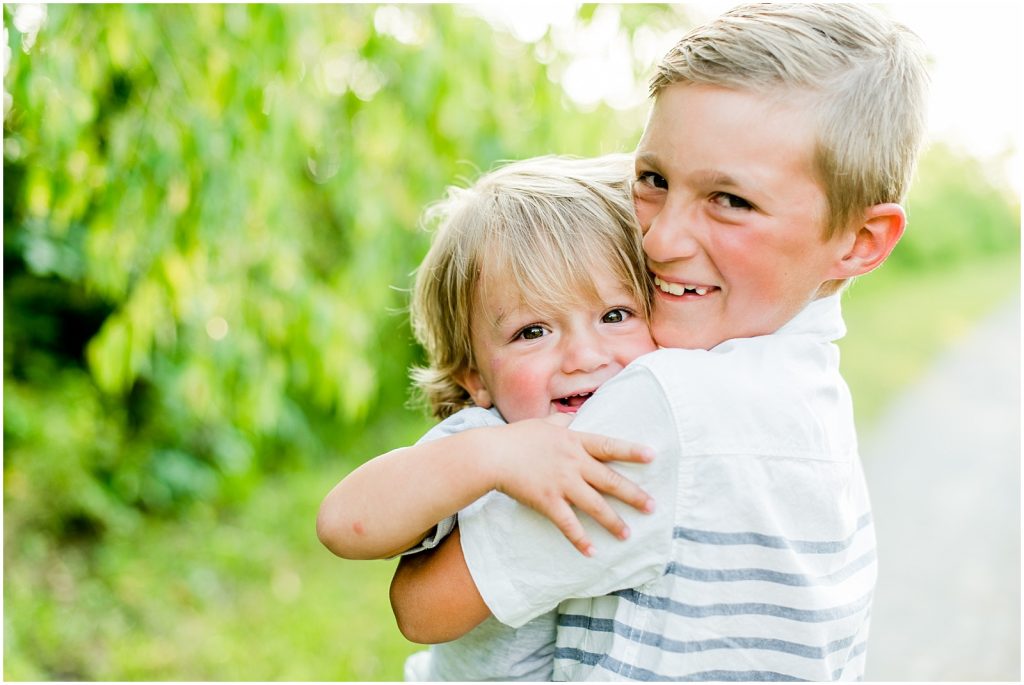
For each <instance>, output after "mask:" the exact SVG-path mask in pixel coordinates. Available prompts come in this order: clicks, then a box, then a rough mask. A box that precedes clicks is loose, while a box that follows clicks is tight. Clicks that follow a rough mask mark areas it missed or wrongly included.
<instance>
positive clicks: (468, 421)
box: [399, 407, 505, 556]
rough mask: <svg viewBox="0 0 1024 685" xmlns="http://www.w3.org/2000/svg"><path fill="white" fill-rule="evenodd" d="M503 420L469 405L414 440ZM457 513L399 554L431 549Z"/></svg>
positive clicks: (443, 535) (450, 528) (453, 433)
mask: <svg viewBox="0 0 1024 685" xmlns="http://www.w3.org/2000/svg"><path fill="white" fill-rule="evenodd" d="M504 423H505V421H504V420H503V419H502V418H501V415H500V414H498V412H497V411H496V410H489V409H481V408H480V407H469V408H468V409H463V410H461V411H458V412H456V413H454V414H452V415H451V416H449V417H448V418H446V419H445V420H444V421H441V422H440V423H438V424H437V425H436V426H434V427H433V428H431V429H430V430H429V431H427V432H426V433H425V434H424V435H423V437H421V438H420V439H419V440H417V441H416V444H417V445H418V444H420V443H422V442H429V441H431V440H439V439H440V438H446V437H448V436H450V435H455V434H456V433H461V432H462V431H465V430H469V429H471V428H482V427H484V426H500V425H502V424H504ZM456 520H457V515H455V514H453V515H451V516H449V517H448V518H446V519H444V520H442V521H439V522H438V523H437V526H435V527H434V529H433V530H432V531H431V532H430V534H429V535H428V536H427V537H425V538H423V540H422V541H421V542H420V543H419V544H418V545H416V546H415V547H410V548H409V549H407V550H405V551H404V552H402V553H401V555H399V556H405V555H406V554H417V553H418V552H423V551H425V550H428V549H433V548H434V547H437V546H438V545H439V544H441V541H442V540H444V539H445V538H446V537H447V536H448V535H450V534H451V532H452V530H454V528H455V522H456Z"/></svg>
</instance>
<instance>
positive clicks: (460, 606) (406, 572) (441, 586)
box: [391, 528, 491, 644]
mask: <svg viewBox="0 0 1024 685" xmlns="http://www.w3.org/2000/svg"><path fill="white" fill-rule="evenodd" d="M459 540H460V537H459V529H458V528H455V530H453V531H452V533H451V535H449V536H448V537H447V538H445V539H444V541H442V542H441V544H440V545H438V546H437V548H436V549H432V550H428V551H425V552H421V553H419V554H412V555H409V556H406V557H402V561H401V562H400V563H399V564H398V568H397V569H396V570H395V576H394V578H392V580H391V608H392V610H393V611H394V612H395V621H396V622H397V623H398V629H399V630H400V631H401V633H402V635H404V636H405V638H406V639H407V640H409V641H411V642H418V643H420V644H436V643H438V642H448V641H450V640H454V639H456V638H459V637H462V636H463V635H465V634H466V633H467V632H469V631H470V630H472V629H473V628H475V627H476V626H477V625H479V624H480V622H481V621H483V620H484V619H485V618H487V617H488V616H490V615H491V611H490V609H488V608H487V605H486V604H484V600H483V598H482V597H481V596H480V593H479V592H478V591H477V589H476V584H475V583H474V582H473V577H472V576H471V575H470V573H469V567H468V566H466V558H465V557H464V556H463V554H462V546H461V544H460V542H459ZM439 617H441V618H443V620H438V618H439Z"/></svg>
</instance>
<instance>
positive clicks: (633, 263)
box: [410, 154, 651, 419]
mask: <svg viewBox="0 0 1024 685" xmlns="http://www.w3.org/2000/svg"><path fill="white" fill-rule="evenodd" d="M633 174H634V166H633V157H632V155H627V154H615V155H605V156H603V157H598V158H590V159H580V158H573V157H561V156H545V157H536V158H533V159H528V160H524V161H518V162H512V163H509V164H506V165H504V166H501V167H499V168H497V169H495V170H493V171H491V172H490V173H487V174H485V175H483V176H482V177H480V178H479V179H478V180H477V181H476V183H474V184H473V185H472V186H470V187H468V188H462V187H450V188H449V189H448V191H447V194H446V197H445V198H444V199H443V200H441V201H440V202H438V203H436V204H434V205H432V206H431V207H429V208H428V210H427V211H426V213H425V215H424V223H425V224H426V225H427V226H428V227H436V228H435V233H434V236H433V240H432V243H431V246H430V250H429V251H428V252H427V255H426V257H424V259H423V262H422V263H421V264H420V266H419V268H418V269H417V272H416V280H415V285H414V289H413V296H412V301H411V304H410V315H411V321H412V329H413V333H414V334H415V336H416V340H417V341H418V342H419V343H420V345H422V346H423V349H424V350H425V351H426V356H427V365H426V366H425V367H420V368H413V369H412V370H411V374H410V375H411V377H412V379H413V382H414V384H415V386H416V387H417V389H418V391H419V394H420V395H421V396H422V398H423V399H425V400H426V403H427V404H428V405H429V406H430V408H431V411H432V412H433V414H434V415H435V416H436V417H438V418H442V419H443V418H445V417H447V416H449V415H451V414H452V413H454V412H456V411H458V410H459V409H461V408H463V407H466V406H470V405H472V400H471V398H470V396H469V393H467V392H466V390H465V389H464V388H463V387H462V386H461V385H459V382H458V380H457V379H458V378H460V377H462V375H463V374H465V373H466V372H467V371H470V370H472V369H474V368H476V366H475V359H474V355H473V348H472V345H471V334H470V332H471V324H472V320H473V316H474V311H473V305H474V302H475V299H474V294H475V293H476V291H477V289H478V288H479V287H482V283H481V278H480V276H481V267H482V265H483V264H484V262H485V261H486V263H487V268H488V269H493V270H495V271H498V272H501V273H505V274H507V275H508V276H509V278H510V281H511V282H512V283H515V284H517V285H518V290H519V292H518V295H519V296H520V297H521V298H522V301H523V303H524V304H525V305H526V306H528V307H531V308H533V309H535V310H537V311H538V312H541V313H553V312H557V311H564V310H566V309H568V308H571V307H574V306H577V305H579V304H580V303H582V302H588V301H593V300H594V299H596V298H597V297H598V291H597V287H596V284H595V283H594V280H593V274H594V273H595V270H596V269H597V268H598V267H601V268H605V269H611V271H612V273H613V274H614V275H615V277H616V278H617V279H619V281H620V283H621V284H623V286H624V287H625V289H626V291H627V292H628V293H630V295H632V296H634V297H635V299H636V301H637V302H638V303H639V305H640V307H641V311H640V312H639V313H640V314H641V315H643V316H644V317H645V318H649V315H650V302H651V286H650V279H649V277H648V275H647V270H646V267H645V262H644V256H643V249H642V247H641V244H640V229H639V226H638V225H637V222H636V217H635V214H634V209H633V201H632V197H631V195H630V188H631V184H632V180H633ZM515 295H516V293H509V297H515Z"/></svg>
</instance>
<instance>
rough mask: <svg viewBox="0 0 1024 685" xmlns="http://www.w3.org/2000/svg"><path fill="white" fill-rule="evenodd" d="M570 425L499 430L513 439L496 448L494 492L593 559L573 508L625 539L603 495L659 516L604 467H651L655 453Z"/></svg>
mask: <svg viewBox="0 0 1024 685" xmlns="http://www.w3.org/2000/svg"><path fill="white" fill-rule="evenodd" d="M570 421H571V417H569V416H565V415H561V414H558V415H554V416H550V417H548V418H545V419H528V420H525V421H517V422H515V423H510V424H508V425H507V426H502V427H501V428H497V429H495V430H501V431H503V432H505V433H506V434H507V435H508V436H509V439H508V440H507V441H495V443H492V445H494V446H495V447H497V449H494V450H493V451H492V453H491V458H492V459H493V464H492V467H493V468H494V473H495V474H496V477H497V483H496V486H495V487H496V489H497V490H499V491H501V492H503V493H505V494H506V495H508V496H509V497H511V498H513V499H515V500H517V501H518V502H521V503H522V504H525V505H526V506H528V507H530V508H531V509H533V510H535V511H537V512H539V513H540V514H543V515H544V516H546V517H547V518H549V519H551V521H552V522H553V523H554V524H555V525H556V526H558V529H559V530H561V531H562V533H563V534H564V535H565V537H566V538H568V539H569V542H571V543H572V544H573V546H575V547H576V549H578V550H579V551H580V552H582V553H583V554H585V555H586V556H591V554H592V553H593V545H592V544H591V542H590V539H589V538H588V537H587V534H586V531H585V530H584V529H583V524H581V523H580V520H579V518H578V517H577V515H576V512H574V511H573V509H572V506H576V507H578V508H579V509H580V510H581V511H584V512H586V513H587V514H589V515H590V516H592V517H593V518H594V520H596V521H597V522H598V523H600V524H601V525H602V526H604V527H605V528H607V529H608V531H609V532H610V533H611V534H612V535H615V536H616V537H618V538H620V539H623V540H624V539H626V538H627V537H629V528H628V527H627V526H626V523H625V522H624V521H623V520H622V519H621V518H620V517H619V515H618V514H616V513H615V510H614V509H612V508H611V506H610V505H609V504H608V502H607V501H606V500H605V498H604V497H603V496H602V494H601V493H604V494H606V495H611V496H612V497H615V498H617V499H620V500H622V501H623V502H625V503H626V504H629V505H630V506H632V507H635V508H636V509H639V510H640V511H643V512H646V513H649V512H651V511H653V510H654V500H653V499H652V498H651V497H650V496H649V495H648V494H647V493H646V492H644V491H643V490H642V489H641V488H640V487H639V486H637V485H636V484H635V483H633V482H632V481H630V480H629V479H628V478H626V477H624V476H623V475H622V474H620V473H618V472H617V471H614V470H612V469H610V468H608V466H607V465H605V464H604V463H603V462H606V461H629V462H637V463H646V462H649V461H651V460H652V459H653V458H654V453H653V451H652V450H651V449H650V448H647V447H642V446H640V445H637V444H634V443H630V442H626V441H625V440H618V439H616V438H610V437H607V436H604V435H598V434H595V433H581V432H577V431H571V430H569V429H568V428H567V426H568V425H569V423H570ZM510 450H511V451H510Z"/></svg>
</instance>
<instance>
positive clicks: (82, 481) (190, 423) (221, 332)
mask: <svg viewBox="0 0 1024 685" xmlns="http://www.w3.org/2000/svg"><path fill="white" fill-rule="evenodd" d="M513 7H514V9H513V11H512V12H509V11H507V10H503V9H501V6H499V5H482V6H472V7H471V6H462V5H373V4H360V5H316V6H299V5H292V6H288V5H283V6H278V5H252V6H250V5H49V6H40V5H16V4H6V5H4V9H3V18H4V39H5V46H6V48H5V58H4V74H5V75H4V146H3V156H4V171H3V198H4V214H3V219H4V230H3V237H4V262H3V284H4V319H3V323H4V387H3V390H4V393H3V404H4V419H3V421H4V424H3V439H4V461H3V467H4V468H3V475H4V512H3V513H4V567H3V568H4V667H3V670H4V676H5V679H8V680H397V679H400V678H401V665H402V660H403V659H404V657H405V656H406V655H407V654H409V653H411V652H412V651H414V650H415V649H417V647H416V646H415V645H412V644H410V643H408V642H406V641H405V640H404V639H403V638H402V637H401V635H400V634H399V633H398V631H397V629H396V628H395V626H394V622H393V619H392V616H391V613H390V609H389V606H388V603H387V586H388V583H389V580H390V576H391V573H392V570H393V568H394V562H393V561H378V562H347V561H342V560H339V559H336V558H334V557H332V556H331V555H330V554H329V553H328V552H327V551H326V550H325V549H323V548H322V547H321V546H320V545H319V544H318V542H317V540H316V536H315V532H314V519H315V515H316V510H317V506H318V504H319V501H320V499H321V498H322V496H323V495H324V494H325V493H326V492H327V490H328V489H329V488H330V487H331V486H332V485H333V484H334V483H335V482H337V480H338V479H340V478H341V477H343V476H344V475H345V474H346V473H347V472H348V471H349V470H351V469H352V468H354V467H355V466H357V465H358V464H360V463H362V462H363V461H364V460H366V459H368V458H370V457H372V456H374V455H376V454H378V453H380V452H382V451H385V450H387V449H391V448H393V447H396V446H399V445H403V444H407V443H409V442H411V441H413V440H415V439H416V437H418V436H419V435H420V434H421V433H422V432H423V431H424V430H425V429H426V428H427V427H428V426H429V425H430V421H429V419H428V417H427V415H426V413H425V412H424V411H422V410H421V409H420V408H417V407H413V406H409V403H408V399H409V393H408V388H409V386H408V382H407V377H406V373H407V369H408V367H409V366H410V365H411V364H413V363H415V362H416V361H417V360H419V358H420V356H419V355H420V351H419V350H418V349H417V348H416V346H415V345H414V343H413V341H412V337H411V334H410V332H409V328H408V320H407V316H406V314H405V311H404V308H405V305H406V297H407V289H408V287H409V285H410V274H411V272H412V271H413V269H414V268H415V266H416V264H417V262H418V261H419V259H420V258H421V257H422V255H423V254H424V252H425V250H426V247H427V244H428V237H429V236H428V234H427V233H426V232H424V231H423V230H422V228H421V226H420V224H419V218H420V214H421V211H422V209H423V207H424V206H425V205H426V204H427V203H429V202H430V201H432V200H435V199H438V198H439V197H440V196H441V195H442V194H443V191H444V188H445V187H446V185H448V184H451V183H454V182H458V181H459V180H460V179H463V180H465V179H472V178H473V177H474V176H475V175H476V174H477V173H478V172H479V171H480V170H486V169H488V168H490V167H491V166H492V165H493V164H494V163H495V162H496V161H498V160H504V159H516V158H522V157H526V156H531V155H537V154H545V153H563V154H576V155H593V154H600V153H605V152H612V151H626V150H630V149H632V147H633V146H634V145H635V143H636V141H637V140H638V138H639V134H640V131H641V129H642V126H643V121H644V117H645V114H646V110H647V102H646V101H645V90H646V89H645V80H646V77H647V75H648V74H649V73H650V71H651V68H652V66H653V64H654V62H655V61H656V59H657V58H658V57H660V55H661V54H662V53H663V52H664V51H665V50H666V49H667V48H668V47H669V46H670V45H671V44H672V42H674V40H675V39H677V38H678V37H679V36H680V35H681V34H682V32H683V30H684V29H686V28H687V27H689V26H691V25H692V24H693V23H695V22H696V21H700V20H703V19H704V18H706V17H707V16H710V14H713V13H714V12H716V11H720V10H721V9H723V8H724V6H723V5H722V4H721V3H713V4H710V5H707V4H705V5H700V4H697V5H676V6H667V5H638V4H629V5H622V6H618V5H584V6H576V5H571V4H559V3H548V4H547V5H545V6H544V7H542V8H541V7H538V6H520V7H515V5H513ZM923 7H926V8H928V9H927V12H925V13H921V12H918V13H917V14H914V15H913V16H910V15H908V19H907V20H908V21H909V22H910V23H911V25H912V26H915V24H914V21H921V22H922V23H921V33H922V36H923V37H924V38H925V39H926V41H931V42H929V48H930V49H932V50H933V52H934V54H935V65H936V92H937V95H936V97H937V98H942V97H946V98H947V99H945V100H939V101H938V108H937V115H936V114H933V120H934V121H935V122H937V123H936V124H935V125H934V126H933V134H932V136H931V138H930V141H929V145H928V149H927V150H926V153H925V155H924V158H923V160H922V163H921V165H920V169H919V173H918V180H917V183H916V185H915V187H914V191H913V194H912V196H911V198H910V201H909V215H910V229H909V230H908V232H907V235H906V237H905V239H904V240H903V242H902V243H901V245H900V246H899V248H898V249H897V251H896V252H895V253H894V255H893V257H892V259H890V261H889V263H887V264H886V265H885V266H884V267H883V268H882V269H881V270H880V271H879V272H877V273H876V274H872V275H871V276H870V277H867V278H865V279H862V280H861V281H859V282H857V283H856V284H854V286H853V287H852V288H851V290H850V291H849V292H848V294H847V295H846V296H845V305H844V307H845V311H846V314H847V320H848V323H849V324H850V328H851V332H850V334H849V335H848V336H847V338H846V339H845V340H844V341H842V352H843V367H844V371H845V374H846V376H847V378H848V380H849V382H850V385H851V387H852V389H853V392H854V396H855V398H856V409H857V419H858V424H859V428H860V430H861V432H862V434H868V435H870V434H871V433H872V431H873V430H874V429H875V427H876V426H878V425H880V423H881V422H882V421H883V420H884V419H885V417H886V415H887V412H888V411H889V408H890V407H891V406H892V405H893V402H895V401H896V400H897V399H898V398H900V397H901V396H903V394H904V393H905V392H906V391H907V390H908V389H909V388H913V387H914V385H915V384H916V383H918V382H919V381H920V380H921V378H922V377H924V376H925V375H926V374H927V372H928V370H929V369H930V368H931V365H932V364H933V362H934V360H935V359H937V358H939V357H940V356H941V355H942V354H944V353H945V352H946V351H947V350H949V349H951V348H952V347H954V346H955V345H957V344H958V342H959V341H961V340H962V339H963V338H964V337H965V336H968V335H969V334H970V333H971V332H972V331H973V330H975V327H976V324H977V322H979V321H982V320H984V319H985V317H987V316H988V315H989V314H990V313H991V312H992V311H994V310H996V308H997V307H999V306H1001V305H1004V304H1005V303H1006V302H1007V301H1012V300H1011V298H1013V297H1014V296H1015V295H1017V294H1018V293H1019V289H1020V203H1019V193H1020V161H1019V160H1020V157H1019V149H1018V144H1019V137H1018V136H1017V135H1016V134H1017V132H1016V128H1017V126H1018V124H1017V123H1012V124H1010V125H1009V126H1008V125H1007V124H1006V121H1010V122H1019V121H1020V120H1021V108H1020V48H1019V46H1020V40H1019V39H1020V38H1021V36H1020V33H1019V25H1020V10H1019V8H1018V9H1015V8H1016V6H1015V5H1013V6H1011V5H994V6H992V5H989V6H986V5H981V6H972V7H974V9H973V10H970V9H969V8H967V7H966V5H965V4H958V5H935V4H932V3H930V4H928V5H927V6H923ZM883 8H884V9H885V10H886V11H889V12H892V13H894V14H896V15H897V16H900V13H901V12H904V13H905V12H907V11H909V10H907V8H905V7H901V6H900V5H885V6H883ZM936 16H938V17H940V18H941V17H945V19H946V21H947V23H946V24H943V25H942V26H946V27H947V28H946V29H945V33H943V29H942V28H941V27H938V28H936V25H935V24H934V20H935V19H936ZM911 19H913V20H914V21H911ZM982 19H983V20H984V22H985V26H986V28H985V31H981V32H978V33H980V34H981V36H982V39H983V40H985V41H987V42H985V45H986V48H985V49H984V50H980V49H977V50H976V49H974V47H972V46H973V45H975V44H973V43H971V44H969V43H968V42H965V41H968V40H969V39H968V38H965V35H971V34H972V33H974V32H972V30H971V29H970V27H971V26H972V25H975V24H974V23H972V22H978V21H981V20H982ZM1007 26H1009V27H1010V28H1009V30H1007V28H1006V27H1007ZM915 27H916V26H915ZM957 27H960V28H959V29H958V28H957ZM972 60H973V61H972ZM964 62H966V64H967V66H966V67H965V66H964ZM971 65H974V67H973V71H971V69H972V67H971ZM964 69H966V70H968V71H969V72H970V73H967V74H966V76H965V77H964V79H963V80H962V81H955V80H953V81H949V80H943V79H946V78H947V76H950V74H952V76H951V78H953V79H955V78H956V76H957V74H961V72H963V71H964ZM940 74H941V75H942V78H941V79H940V78H939V76H940ZM961 75H962V76H963V74H961ZM950 84H952V85H950ZM951 94H952V97H950V95H951ZM955 107H960V109H955ZM954 109H955V111H953V110H954ZM1000 116H1001V117H1004V118H1002V119H1000V118H993V117H1000ZM1005 117H1010V118H1009V119H1005ZM1017 325H1018V328H1017V329H1014V330H1012V331H1011V335H1014V336H1019V323H1018V324H1017ZM1013 349H1015V350H1016V349H1017V346H1016V345H1014V346H1013ZM1011 361H1014V360H1011ZM1015 368H1016V369H1017V370H1016V371H1015V372H1014V373H1013V374H1011V376H1010V377H1009V378H1008V379H1007V382H1010V383H1012V384H1015V385H1014V387H1015V388H1016V392H1015V393H1012V396H1013V397H1015V398H1016V400H1017V401H1018V403H1019V376H1018V374H1019V365H1018V366H1016V367H1015ZM1017 416H1018V419H1017V420H1019V413H1018V414H1017ZM942 420H943V419H939V421H942ZM962 430H963V431H970V430H971V426H970V425H965V426H964V427H963V428H962ZM1016 435H1017V440H1018V444H1017V445H1014V446H1013V447H1012V450H1011V451H1010V452H1009V453H1008V454H1007V455H1006V457H1005V458H1007V459H1011V460H1017V459H1019V456H1020V455H1019V425H1018V426H1017V432H1016ZM866 467H867V468H868V469H869V471H873V472H875V473H878V472H881V473H883V474H884V473H885V469H886V468H888V467H887V466H886V465H885V464H883V463H875V464H871V463H869V464H866ZM1015 473H1016V477H1017V479H1018V480H1017V483H1016V484H1015V486H1014V487H1013V488H1012V496H1017V497H1019V469H1018V470H1017V471H1015ZM1008 510H1010V511H1012V512H1016V517H1017V518H1016V520H1008V521H1004V523H1005V524H1006V532H1007V535H1008V536H1007V537H999V538H998V539H996V540H995V541H994V542H992V544H993V545H999V546H1000V548H1002V547H1004V546H1007V545H1008V547H1007V550H1008V558H1009V560H1010V561H1009V562H1008V563H1014V560H1015V563H1016V564H1017V566H1016V568H1017V571H1016V575H1017V578H1016V581H1015V582H1018V583H1019V554H1020V527H1019V524H1020V521H1019V499H1017V500H1016V501H1015V502H1010V503H1009V504H1008ZM1014 545H1016V547H1014ZM883 569H884V566H883ZM911 582H912V579H911ZM1011 590H1012V588H1011ZM939 594H940V595H941V590H940V591H939ZM1009 596H1011V597H1013V596H1014V595H1013V594H1012V592H1011V594H1010V595H1009ZM1015 597H1016V600H1015V601H1016V603H1017V606H1016V607H1013V606H1012V602H1011V610H1013V611H1015V612H1016V613H1015V614H1014V615H1015V617H1016V621H1015V622H1016V624H1017V631H1018V632H1017V633H1016V641H1017V649H1018V651H1017V659H1018V660H1019V640H1020V636H1019V617H1020V614H1019V601H1020V600H1019V597H1020V595H1019V585H1018V586H1017V588H1016V595H1015ZM932 601H935V602H939V601H940V598H939V597H935V598H934V599H933V600H932ZM913 610H914V609H913V607H911V608H910V609H909V611H911V612H912V611H913ZM978 611H982V609H978ZM982 618H983V617H982ZM953 620H955V619H953ZM1012 623H1013V621H1011V624H1012ZM922 648H923V649H927V645H924V646H923V647H922ZM1018 665H1019V661H1018ZM919 674H920V672H919ZM909 675H910V676H913V675H914V674H913V673H910V674H909ZM932 675H933V677H934V674H932ZM885 676H886V674H885V673H882V674H876V675H875V677H882V678H885ZM969 676H970V674H969V673H968V679H970V677H969ZM1019 676H1020V673H1019V670H1018V671H1016V673H1007V674H1006V677H1007V678H1008V679H1013V680H1016V679H1018V678H1019ZM992 677H994V678H999V677H1001V672H997V673H995V675H994V676H992Z"/></svg>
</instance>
